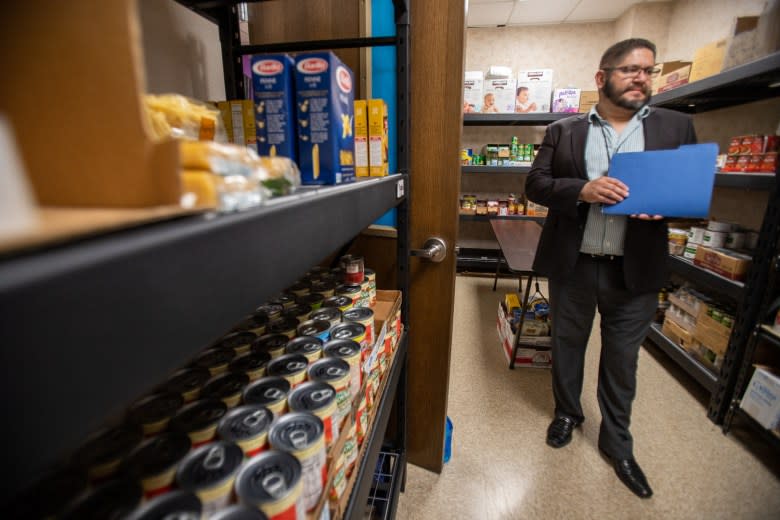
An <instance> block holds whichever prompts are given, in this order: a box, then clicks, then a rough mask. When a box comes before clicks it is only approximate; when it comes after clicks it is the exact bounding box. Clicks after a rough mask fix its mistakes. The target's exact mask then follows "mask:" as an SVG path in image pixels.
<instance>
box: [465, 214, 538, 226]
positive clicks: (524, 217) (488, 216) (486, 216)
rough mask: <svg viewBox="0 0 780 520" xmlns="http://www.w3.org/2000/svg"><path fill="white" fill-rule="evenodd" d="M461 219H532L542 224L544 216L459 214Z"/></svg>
mask: <svg viewBox="0 0 780 520" xmlns="http://www.w3.org/2000/svg"><path fill="white" fill-rule="evenodd" d="M459 218H460V219H461V220H467V221H468V220H470V221H489V220H491V219H498V220H533V221H534V222H538V223H539V224H544V218H545V217H529V216H528V215H500V216H499V215H460V216H459Z"/></svg>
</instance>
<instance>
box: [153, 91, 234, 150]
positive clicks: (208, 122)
mask: <svg viewBox="0 0 780 520" xmlns="http://www.w3.org/2000/svg"><path fill="white" fill-rule="evenodd" d="M144 108H145V110H146V114H147V119H148V120H149V123H150V127H151V132H152V137H153V138H154V139H156V140H163V139H166V138H170V137H176V138H187V139H198V140H201V141H217V142H225V141H227V133H226V132H225V123H224V121H222V115H221V114H220V112H219V110H218V109H217V108H216V107H214V106H212V105H209V104H206V103H201V102H200V101H196V100H194V99H190V98H187V97H185V96H181V95H179V94H159V95H158V94H147V95H146V96H144Z"/></svg>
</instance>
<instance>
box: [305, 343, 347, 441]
mask: <svg viewBox="0 0 780 520" xmlns="http://www.w3.org/2000/svg"><path fill="white" fill-rule="evenodd" d="M309 380H310V381H319V382H321V383H328V384H329V385H330V386H332V387H333V388H334V389H335V390H336V406H337V407H338V412H337V414H336V419H337V420H336V424H337V426H339V428H340V427H341V422H342V421H343V420H344V418H345V417H346V416H347V415H348V414H349V412H350V409H351V408H352V395H351V393H350V380H351V376H350V371H349V364H347V362H346V361H344V360H343V359H339V358H335V357H326V358H322V359H320V360H319V361H315V362H314V363H312V364H311V365H309Z"/></svg>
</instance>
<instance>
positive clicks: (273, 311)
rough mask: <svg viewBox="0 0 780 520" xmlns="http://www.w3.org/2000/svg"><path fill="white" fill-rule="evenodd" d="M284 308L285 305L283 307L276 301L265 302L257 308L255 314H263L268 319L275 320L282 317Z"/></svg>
mask: <svg viewBox="0 0 780 520" xmlns="http://www.w3.org/2000/svg"><path fill="white" fill-rule="evenodd" d="M283 310H284V307H282V306H281V305H279V304H276V303H265V304H263V305H261V306H260V307H258V308H257V309H255V314H256V315H257V314H263V315H265V317H266V318H268V321H271V320H275V319H277V318H280V317H281V316H282V311H283Z"/></svg>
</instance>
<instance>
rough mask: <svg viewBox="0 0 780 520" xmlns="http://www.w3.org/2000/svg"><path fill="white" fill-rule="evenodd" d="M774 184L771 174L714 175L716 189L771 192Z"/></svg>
mask: <svg viewBox="0 0 780 520" xmlns="http://www.w3.org/2000/svg"><path fill="white" fill-rule="evenodd" d="M776 183H777V180H776V179H775V175H774V174H773V173H728V172H725V173H724V172H717V173H715V186H717V187H718V188H742V189H746V190H771V189H772V188H774V187H775V184H776Z"/></svg>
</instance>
